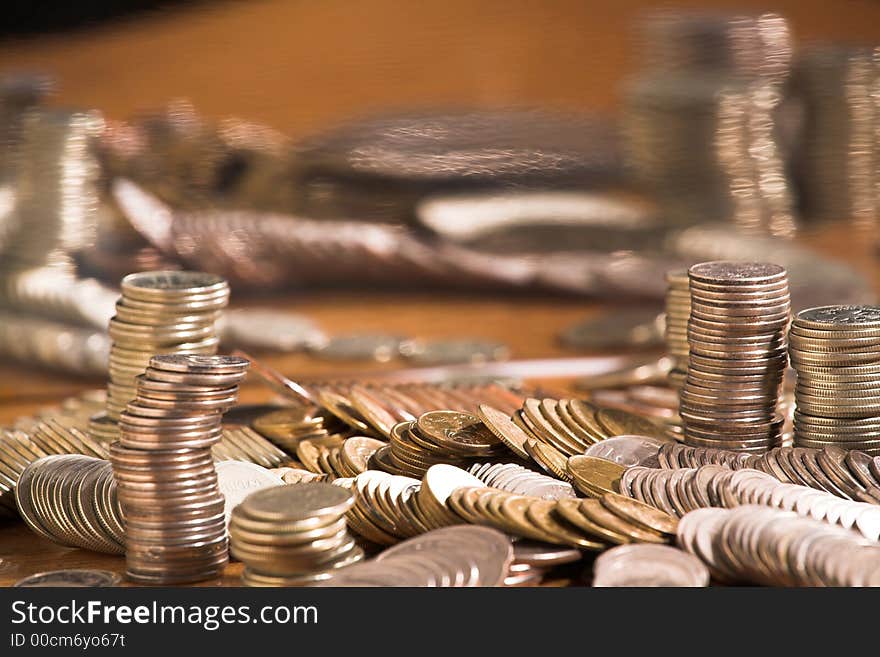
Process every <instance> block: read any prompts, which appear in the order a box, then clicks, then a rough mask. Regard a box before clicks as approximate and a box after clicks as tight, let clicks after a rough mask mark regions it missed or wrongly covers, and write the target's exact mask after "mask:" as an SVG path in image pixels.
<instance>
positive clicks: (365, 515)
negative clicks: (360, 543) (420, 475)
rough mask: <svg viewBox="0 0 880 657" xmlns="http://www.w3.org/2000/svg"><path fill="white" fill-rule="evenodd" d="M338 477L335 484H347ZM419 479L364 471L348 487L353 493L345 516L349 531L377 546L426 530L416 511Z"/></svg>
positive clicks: (393, 542)
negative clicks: (354, 499) (351, 501)
mask: <svg viewBox="0 0 880 657" xmlns="http://www.w3.org/2000/svg"><path fill="white" fill-rule="evenodd" d="M347 483H348V482H345V481H343V480H339V479H337V480H336V481H335V482H334V484H336V485H339V486H342V485H343V484H347ZM421 485H422V484H421V481H419V480H418V479H413V478H412V477H404V476H401V475H393V474H388V473H387V472H382V471H381V470H367V471H366V472H363V473H361V474H359V475H358V476H357V477H355V478H354V480H353V481H352V482H351V484H350V486H347V487H349V488H350V489H351V490H352V492H354V493H356V501H355V503H354V506H352V507H351V509H349V511H348V514H347V518H348V525H349V527H350V528H351V530H352V531H354V532H355V533H357V534H358V535H359V536H362V537H363V538H365V539H366V540H368V541H370V542H371V543H375V544H376V545H394V544H395V543H397V542H398V541H400V540H401V539H405V538H411V537H413V536H417V535H419V534H422V533H424V532H425V531H429V529H428V528H427V526H426V525H425V523H424V522H423V521H422V520H421V518H420V513H419V512H418V511H416V510H415V506H414V505H415V504H416V501H417V500H416V499H414V497H415V495H416V494H417V493H418V492H419V489H420V488H421Z"/></svg>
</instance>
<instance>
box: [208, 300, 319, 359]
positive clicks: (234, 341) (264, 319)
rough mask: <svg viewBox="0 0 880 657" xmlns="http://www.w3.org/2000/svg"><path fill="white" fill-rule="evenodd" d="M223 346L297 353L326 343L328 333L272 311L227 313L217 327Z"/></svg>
mask: <svg viewBox="0 0 880 657" xmlns="http://www.w3.org/2000/svg"><path fill="white" fill-rule="evenodd" d="M217 330H218V331H219V333H220V335H221V340H222V342H223V344H224V346H226V347H244V348H248V349H266V350H271V351H300V350H302V349H309V348H315V347H318V346H320V345H323V344H325V343H326V342H327V339H328V338H327V334H326V333H324V331H322V330H321V328H320V327H319V326H318V325H317V324H316V323H315V322H314V320H312V319H311V318H309V317H307V316H305V315H301V314H299V313H293V312H288V311H284V310H274V309H271V308H251V307H248V308H239V309H236V310H227V311H226V313H225V314H224V315H223V316H222V317H221V318H220V320H219V321H218V324H217Z"/></svg>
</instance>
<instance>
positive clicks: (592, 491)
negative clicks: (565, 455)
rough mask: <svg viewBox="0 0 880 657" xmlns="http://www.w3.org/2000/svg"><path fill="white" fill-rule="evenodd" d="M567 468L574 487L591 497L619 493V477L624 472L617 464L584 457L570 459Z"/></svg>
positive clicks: (623, 468)
mask: <svg viewBox="0 0 880 657" xmlns="http://www.w3.org/2000/svg"><path fill="white" fill-rule="evenodd" d="M567 467H568V472H569V473H570V475H571V478H572V481H573V483H574V485H575V486H577V487H578V488H579V489H580V490H581V491H582V492H584V493H586V494H587V495H590V496H592V497H600V496H602V495H604V494H605V493H617V492H619V484H620V477H621V475H622V474H623V473H624V472H626V467H624V466H622V465H620V464H619V463H614V462H612V461H606V460H605V459H600V458H597V457H595V456H585V455H577V456H572V457H570V458H569V459H568V463H567Z"/></svg>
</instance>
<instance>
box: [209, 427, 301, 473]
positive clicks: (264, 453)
mask: <svg viewBox="0 0 880 657" xmlns="http://www.w3.org/2000/svg"><path fill="white" fill-rule="evenodd" d="M211 453H212V454H213V456H214V460H215V461H249V462H250V463H255V464H257V465H261V466H263V467H264V468H277V467H279V466H280V465H281V464H282V463H286V462H287V461H289V460H290V457H289V456H287V454H285V453H284V452H282V451H281V450H280V449H278V448H277V447H275V445H273V444H272V443H270V442H269V441H268V440H266V439H265V438H263V437H262V436H261V435H260V434H258V433H257V432H256V431H254V430H253V429H251V428H250V427H240V426H225V427H224V428H223V434H222V436H221V437H220V442H218V443H215V444H214V446H213V447H211Z"/></svg>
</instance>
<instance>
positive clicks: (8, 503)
mask: <svg viewBox="0 0 880 657" xmlns="http://www.w3.org/2000/svg"><path fill="white" fill-rule="evenodd" d="M26 429H27V430H26V431H24V430H7V429H2V430H0V518H15V517H17V516H18V514H19V512H18V510H17V508H16V502H15V489H16V486H17V485H18V482H19V479H20V478H21V476H22V473H23V472H24V470H25V468H27V467H28V466H29V465H30V464H31V463H33V462H34V461H36V460H38V459H40V458H43V457H45V456H48V455H50V454H85V455H87V456H93V457H97V458H106V457H107V451H106V450H105V449H104V447H103V446H102V445H100V444H98V443H96V442H95V441H94V440H92V439H91V438H90V437H89V436H88V435H86V434H85V433H84V432H82V431H79V430H78V429H76V428H75V427H67V426H64V425H63V424H61V422H60V421H59V420H57V419H47V420H46V421H39V420H38V421H35V422H34V423H33V424H29V425H28V426H27V427H26Z"/></svg>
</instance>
